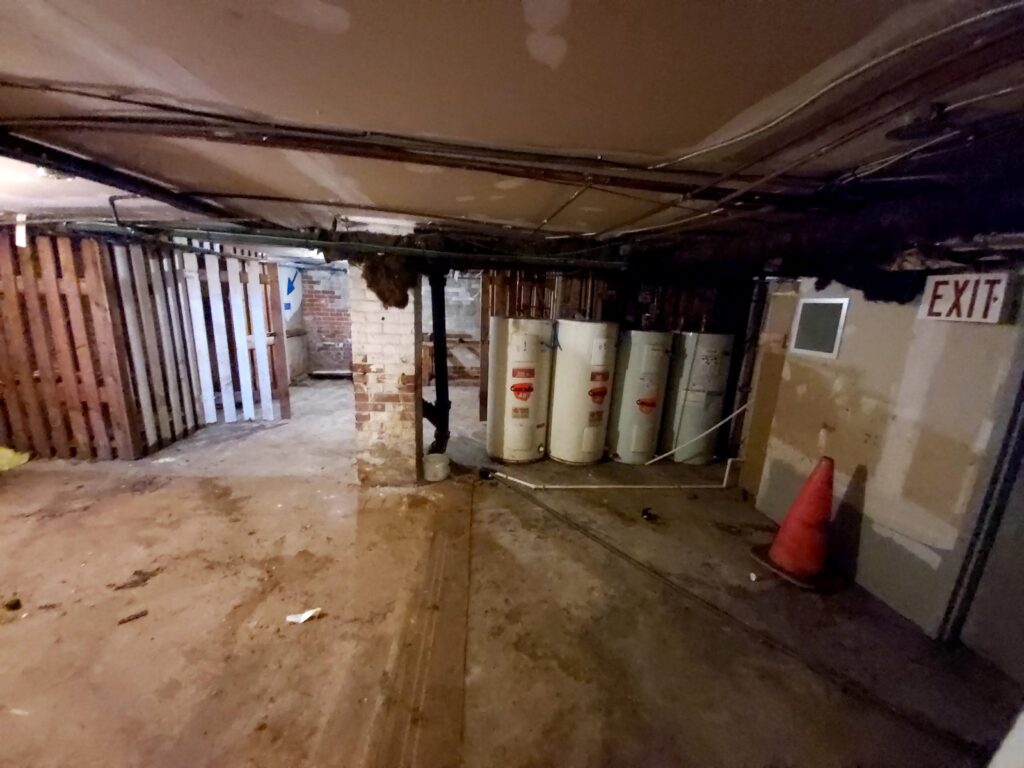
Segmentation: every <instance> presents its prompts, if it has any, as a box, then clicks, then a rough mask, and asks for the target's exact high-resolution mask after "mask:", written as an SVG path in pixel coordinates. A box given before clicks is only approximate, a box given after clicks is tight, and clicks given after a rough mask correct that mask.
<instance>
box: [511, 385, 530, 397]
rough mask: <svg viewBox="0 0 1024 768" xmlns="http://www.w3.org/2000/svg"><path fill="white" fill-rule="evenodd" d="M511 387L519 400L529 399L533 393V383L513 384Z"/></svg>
mask: <svg viewBox="0 0 1024 768" xmlns="http://www.w3.org/2000/svg"><path fill="white" fill-rule="evenodd" d="M509 389H511V390H512V394H513V395H515V396H516V399H517V400H529V399H530V395H531V394H533V384H513V385H512V386H511V387H509Z"/></svg>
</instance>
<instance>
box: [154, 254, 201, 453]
mask: <svg viewBox="0 0 1024 768" xmlns="http://www.w3.org/2000/svg"><path fill="white" fill-rule="evenodd" d="M160 269H161V271H162V272H163V278H164V287H165V288H166V290H167V316H168V319H169V320H170V321H171V345H172V347H173V349H174V370H175V371H176V372H177V382H178V386H179V387H180V389H181V413H182V420H183V421H184V423H185V432H186V433H189V432H194V431H195V428H196V398H195V395H194V394H193V393H192V381H191V379H190V377H189V365H188V357H187V353H186V350H185V334H184V329H183V327H182V320H181V305H180V303H179V295H178V283H177V277H178V275H177V273H176V272H175V270H174V259H173V250H171V249H167V250H162V251H161V253H160ZM169 373H170V372H168V374H169Z"/></svg>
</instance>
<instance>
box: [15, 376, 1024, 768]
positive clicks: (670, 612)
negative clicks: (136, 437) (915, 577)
mask: <svg viewBox="0 0 1024 768" xmlns="http://www.w3.org/2000/svg"><path fill="white" fill-rule="evenodd" d="M476 394H477V393H476V389H475V388H472V387H456V388H454V389H453V399H454V401H455V427H456V429H455V433H456V434H455V437H454V439H453V443H452V448H451V453H452V455H453V457H454V458H455V459H456V460H457V461H458V462H459V463H460V464H462V465H463V467H462V469H461V473H459V472H457V474H456V476H455V477H453V479H452V480H450V481H448V482H446V483H442V484H438V485H433V486H421V487H410V488H399V489H385V490H380V489H372V488H360V487H359V486H358V485H356V484H355V478H354V470H353V463H354V462H353V456H352V445H353V439H354V434H353V428H352V423H351V408H352V395H351V388H350V386H348V385H347V384H337V383H316V384H310V385H306V386H300V387H295V388H294V389H293V390H292V397H293V409H294V413H295V417H294V418H293V419H292V420H291V421H290V422H285V423H278V424H274V425H270V426H255V425H247V426H245V425H231V426H217V427H208V428H206V429H203V430H201V431H200V432H198V433H197V434H195V435H193V436H192V437H191V438H189V439H187V440H185V441H182V442H181V443H178V444H176V445H174V446H171V447H170V448H168V449H165V450H164V451H161V452H160V453H158V454H156V455H155V456H153V457H150V458H148V459H146V460H143V461H138V462H134V463H131V464H119V463H116V462H115V463H106V464H100V463H95V464H87V463H82V464H74V463H71V462H59V461H45V462H44V461H40V462H30V463H29V464H28V465H25V466H24V467H21V468H19V469H16V470H13V471H11V472H8V473H5V474H2V475H0V594H3V595H4V596H5V597H9V596H10V595H11V593H13V592H15V591H16V592H17V594H18V596H19V597H20V598H21V600H22V601H23V603H24V606H23V608H22V609H21V610H20V611H17V612H4V613H3V614H2V615H0V621H2V624H0V659H3V661H4V663H3V664H2V665H0V724H2V728H3V733H4V743H3V747H2V749H0V766H12V767H13V766H18V767H19V768H20V767H22V766H34V767H38V768H45V767H49V766H53V767H57V766H71V765H74V766H76V767H77V766H104V767H106V766H147V768H148V767H150V766H158V767H159V766H185V765H187V766H267V767H270V766H381V767H383V766H388V767H389V768H390V767H394V766H423V767H424V768H428V767H429V768H444V767H445V766H458V765H465V766H470V767H474V768H475V767H476V766H480V767H481V768H484V767H486V768H489V767H490V766H503V768H504V767H509V768H513V767H515V766H523V767H524V768H525V767H526V766H556V765H557V766H559V767H560V768H562V767H564V766H597V765H603V766H634V765H636V766H640V765H642V766H702V767H703V766H814V767H815V768H817V767H818V766H910V765H913V766H960V765H963V766H969V765H983V764H984V760H985V756H986V754H987V752H988V751H989V750H990V749H991V748H993V747H994V746H995V744H996V743H997V742H998V740H999V738H1000V736H1001V735H1002V733H1003V732H1004V731H1005V730H1006V729H1007V728H1008V727H1009V723H1010V721H1011V719H1012V717H1013V715H1014V714H1015V712H1016V709H1017V708H1019V706H1020V704H1021V701H1022V696H1021V691H1020V689H1019V687H1017V686H1015V685H1014V684H1012V683H1011V682H1009V681H1008V680H1007V679H1006V678H1004V677H1003V676H1001V675H1000V674H999V673H998V672H997V671H996V670H994V669H993V668H992V667H990V666H989V665H987V664H985V663H983V662H981V661H980V660H978V659H977V658H976V657H974V656H972V655H971V654H969V653H967V652H964V651H957V652H951V651H947V650H944V649H942V648H940V647H939V646H937V645H936V644H934V643H931V642H929V641H928V640H927V639H926V638H924V637H923V636H922V635H921V634H920V633H919V632H917V630H915V629H914V628H913V627H912V626H910V625H909V624H907V623H906V622H904V621H903V620H902V619H900V618H899V617H898V616H895V615H894V614H893V613H892V612H891V611H889V610H888V609H886V608H885V607H884V606H882V605H880V604H879V603H878V602H877V601H875V600H873V599H872V598H871V597H870V596H868V595H866V594H864V593H863V592H861V591H860V590H857V589H848V590H844V591H842V592H839V593H837V594H833V595H829V596H818V595H809V594H806V593H802V592H799V591H797V590H795V589H792V588H791V587H790V586H789V585H787V584H785V583H782V582H779V581H778V580H776V579H775V578H773V577H771V576H770V575H769V574H767V573H764V572H763V570H762V569H759V568H757V567H756V566H755V565H754V564H753V561H752V560H751V559H750V558H749V555H748V550H749V547H750V544H751V543H753V542H760V541H767V540H768V539H769V538H770V536H771V530H772V529H771V527H770V524H769V522H768V521H767V519H766V518H764V517H762V516H761V515H759V514H758V513H756V512H755V511H754V510H752V509H751V508H750V506H749V505H748V504H746V503H744V501H743V500H742V499H741V498H740V497H739V495H738V493H737V492H735V491H731V490H730V491H717V490H716V491H710V490H701V491H657V492H643V493H642V494H640V493H638V492H625V491H613V492H601V493H599V492H595V491H585V492H571V493H570V492H556V491H551V492H536V493H535V492H519V491H515V490H512V489H509V488H508V487H505V486H503V485H500V484H498V483H496V482H494V481H488V482H483V481H478V480H477V479H476V477H475V474H474V473H473V472H472V471H470V470H471V468H472V466H473V465H474V464H476V463H478V462H480V461H481V459H482V448H481V445H480V443H479V440H480V438H481V437H482V427H481V425H480V424H479V423H478V422H476V421H474V417H475V408H476ZM429 396H430V395H429V394H428V397H429ZM428 442H429V440H428ZM457 469H459V468H457ZM516 471H517V473H520V474H522V476H523V477H529V478H532V479H534V480H546V481H548V482H557V481H559V480H564V479H571V480H572V481H573V482H598V481H604V482H607V481H615V482H628V481H629V480H630V479H631V478H633V477H636V476H638V473H637V470H635V469H632V468H628V467H621V466H617V465H611V464H606V465H601V466H599V467H596V468H591V469H572V468H566V467H561V466H558V465H553V464H548V463H545V464H541V465H533V466H531V467H528V468H523V469H521V470H516ZM716 473H717V476H718V477H720V473H721V468H709V469H707V470H700V471H696V472H695V471H693V470H685V469H680V468H678V467H671V466H668V467H664V468H662V467H658V468H654V471H652V470H647V472H646V473H643V475H642V476H643V478H644V479H645V481H646V482H658V481H660V480H661V479H662V478H671V479H672V480H673V481H675V482H679V481H681V480H682V479H683V478H685V477H708V476H712V475H715V474H716ZM654 478H658V479H654ZM647 506H649V507H653V508H654V509H655V511H656V512H657V513H658V514H659V521H658V522H657V523H656V524H651V523H647V522H645V521H643V520H641V519H640V516H639V512H640V509H641V508H642V507H647ZM135 571H148V572H151V573H152V572H153V571H155V574H152V575H151V576H150V577H149V579H148V581H145V583H144V584H140V585H138V586H133V587H127V588H122V589H118V588H117V587H118V586H119V585H124V584H125V583H126V582H128V581H129V579H131V577H132V576H133V573H134V572H135ZM751 572H754V573H755V574H756V576H757V580H756V581H751V580H750V574H751ZM144 580H145V579H144V578H141V579H138V581H144ZM312 607H321V608H323V610H324V613H325V615H324V616H323V617H322V618H320V619H317V620H314V621H311V622H309V623H306V624H303V625H290V624H286V623H285V621H284V617H285V615H286V614H289V613H295V612H299V611H302V610H304V609H306V608H312ZM142 610H147V611H148V614H147V615H146V616H144V617H142V618H139V619H137V620H134V621H132V622H130V623H127V624H123V625H119V624H118V620H119V619H121V618H123V617H126V616H129V615H131V614H133V613H136V612H139V611H142Z"/></svg>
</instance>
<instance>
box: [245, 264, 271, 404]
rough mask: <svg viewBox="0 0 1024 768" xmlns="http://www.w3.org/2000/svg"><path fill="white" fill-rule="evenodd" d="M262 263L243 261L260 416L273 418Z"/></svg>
mask: <svg viewBox="0 0 1024 768" xmlns="http://www.w3.org/2000/svg"><path fill="white" fill-rule="evenodd" d="M262 271H263V265H262V264H260V263H259V262H258V261H247V262H246V263H245V272H246V276H247V277H248V278H249V282H248V283H247V284H246V293H247V294H248V299H249V318H250V322H251V323H252V343H253V356H254V357H255V358H256V381H257V384H258V385H259V393H260V417H261V418H262V419H264V420H265V421H273V420H274V390H273V388H272V387H271V385H270V356H269V354H268V350H267V315H266V301H265V297H264V294H263V291H264V288H263V285H262V283H261V281H260V276H261V274H262Z"/></svg>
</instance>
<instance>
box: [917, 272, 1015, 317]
mask: <svg viewBox="0 0 1024 768" xmlns="http://www.w3.org/2000/svg"><path fill="white" fill-rule="evenodd" d="M1009 282H1010V276H1009V274H1007V273H1005V272H997V273H993V272H987V273H984V274H976V275H973V274H968V275H932V276H931V277H929V278H928V282H927V283H925V288H924V297H923V298H922V299H921V309H920V311H919V312H918V317H922V318H930V319H934V320H953V321H955V322H961V323H998V322H999V321H1000V320H1002V319H1003V310H1004V305H1005V304H1006V291H1007V286H1008V285H1009Z"/></svg>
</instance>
